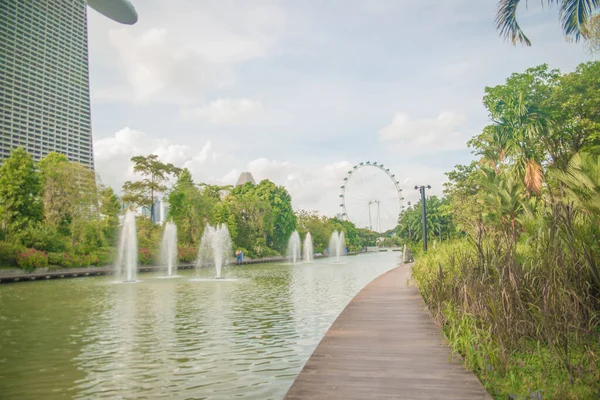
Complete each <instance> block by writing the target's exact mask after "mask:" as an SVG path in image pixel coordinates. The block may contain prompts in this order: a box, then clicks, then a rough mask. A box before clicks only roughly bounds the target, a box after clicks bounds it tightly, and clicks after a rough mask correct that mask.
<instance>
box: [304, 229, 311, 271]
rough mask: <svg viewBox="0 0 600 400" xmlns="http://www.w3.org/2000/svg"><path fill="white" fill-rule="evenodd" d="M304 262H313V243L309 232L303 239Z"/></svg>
mask: <svg viewBox="0 0 600 400" xmlns="http://www.w3.org/2000/svg"><path fill="white" fill-rule="evenodd" d="M304 262H307V263H311V262H313V243H312V237H311V236H310V232H307V233H306V237H305V238H304Z"/></svg>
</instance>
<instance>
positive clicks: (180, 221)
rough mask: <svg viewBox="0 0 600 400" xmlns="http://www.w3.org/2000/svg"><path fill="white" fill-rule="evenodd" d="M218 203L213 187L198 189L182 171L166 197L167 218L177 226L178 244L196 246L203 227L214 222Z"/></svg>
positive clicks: (190, 176)
mask: <svg viewBox="0 0 600 400" xmlns="http://www.w3.org/2000/svg"><path fill="white" fill-rule="evenodd" d="M219 201H220V198H219V195H218V193H216V195H215V192H214V188H213V187H203V188H202V189H200V188H198V187H197V186H196V184H195V183H194V181H193V179H192V175H191V174H190V172H189V171H188V170H187V169H184V170H182V172H181V174H179V177H178V179H177V182H176V183H175V185H174V186H173V188H172V189H171V191H170V192H169V196H168V202H169V216H168V218H169V219H170V220H171V221H173V222H174V223H175V225H177V238H178V240H179V242H180V243H185V244H189V245H192V246H194V247H197V246H198V244H199V240H200V237H201V236H202V232H204V227H205V226H206V224H207V223H213V222H214V220H215V212H214V209H215V207H216V206H217V205H218V203H219Z"/></svg>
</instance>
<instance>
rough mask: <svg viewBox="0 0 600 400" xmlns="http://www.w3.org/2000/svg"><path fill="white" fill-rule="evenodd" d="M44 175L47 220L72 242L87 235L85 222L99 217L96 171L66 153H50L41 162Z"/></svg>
mask: <svg viewBox="0 0 600 400" xmlns="http://www.w3.org/2000/svg"><path fill="white" fill-rule="evenodd" d="M38 167H39V170H40V174H41V177H42V192H43V197H42V198H43V204H44V221H45V222H46V224H47V225H49V226H53V227H55V228H56V229H57V230H58V231H59V232H60V233H61V234H63V235H65V236H71V241H72V243H73V244H75V242H77V240H78V238H79V237H82V236H84V235H85V231H86V229H87V228H86V224H87V223H88V222H90V221H92V220H98V210H99V209H98V206H99V204H98V192H97V186H96V176H95V174H94V172H93V171H91V170H89V169H88V168H86V167H84V166H83V165H81V164H79V163H75V162H70V161H69V160H68V159H67V158H66V157H65V156H64V155H63V154H59V153H54V152H52V153H50V154H48V155H47V156H46V157H44V158H43V159H41V160H40V161H39V163H38Z"/></svg>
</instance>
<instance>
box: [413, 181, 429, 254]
mask: <svg viewBox="0 0 600 400" xmlns="http://www.w3.org/2000/svg"><path fill="white" fill-rule="evenodd" d="M425 189H431V186H429V185H427V186H415V190H418V191H420V192H421V207H422V209H423V212H422V219H423V250H425V251H427V207H426V203H425V202H426V200H425Z"/></svg>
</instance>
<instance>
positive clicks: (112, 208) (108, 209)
mask: <svg viewBox="0 0 600 400" xmlns="http://www.w3.org/2000/svg"><path fill="white" fill-rule="evenodd" d="M120 212H121V203H120V202H119V198H118V197H117V195H116V194H115V191H114V190H113V189H112V188H111V187H106V188H104V189H102V190H101V191H100V214H101V215H102V216H103V218H104V228H103V230H104V237H105V238H106V240H108V242H109V243H110V244H111V245H114V244H115V243H116V241H117V237H118V231H119V213H120Z"/></svg>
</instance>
